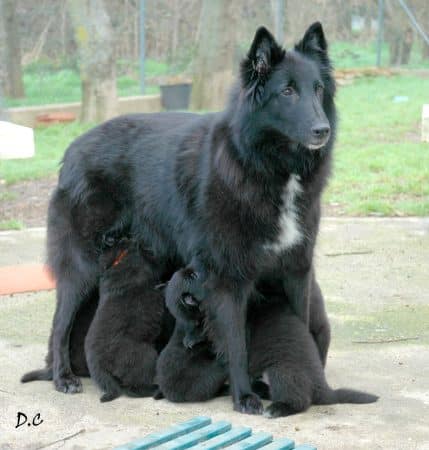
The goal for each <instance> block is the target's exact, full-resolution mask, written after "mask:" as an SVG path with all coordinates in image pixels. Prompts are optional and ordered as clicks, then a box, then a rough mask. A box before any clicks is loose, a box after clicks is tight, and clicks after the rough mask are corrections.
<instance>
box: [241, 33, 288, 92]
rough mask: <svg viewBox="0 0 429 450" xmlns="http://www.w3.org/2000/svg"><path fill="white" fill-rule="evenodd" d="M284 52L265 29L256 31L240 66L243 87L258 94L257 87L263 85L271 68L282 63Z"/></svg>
mask: <svg viewBox="0 0 429 450" xmlns="http://www.w3.org/2000/svg"><path fill="white" fill-rule="evenodd" d="M284 54H285V52H284V50H283V49H282V48H281V47H280V45H278V44H277V42H276V40H275V39H274V37H273V35H272V34H271V33H270V32H269V31H268V30H267V29H266V28H265V27H260V28H258V29H257V31H256V34H255V37H254V38H253V42H252V45H251V46H250V49H249V51H248V53H247V56H246V58H245V59H244V60H243V62H242V64H241V80H242V83H243V86H244V87H247V88H251V90H252V92H255V93H256V92H259V94H260V89H256V87H257V86H261V85H263V84H264V83H265V81H266V79H267V78H268V76H269V74H270V72H271V70H272V69H273V67H274V66H275V65H276V64H278V63H279V62H280V61H282V59H283V57H284Z"/></svg>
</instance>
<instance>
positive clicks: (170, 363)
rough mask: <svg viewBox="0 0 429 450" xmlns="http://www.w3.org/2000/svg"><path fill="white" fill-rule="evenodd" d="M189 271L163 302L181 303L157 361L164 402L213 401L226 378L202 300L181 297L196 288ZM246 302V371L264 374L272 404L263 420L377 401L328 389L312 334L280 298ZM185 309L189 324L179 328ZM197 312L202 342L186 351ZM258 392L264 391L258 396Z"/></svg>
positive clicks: (254, 296)
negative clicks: (178, 316)
mask: <svg viewBox="0 0 429 450" xmlns="http://www.w3.org/2000/svg"><path fill="white" fill-rule="evenodd" d="M190 272H191V269H189V268H187V269H186V270H181V271H178V272H176V274H175V275H174V276H173V278H172V282H171V283H169V285H168V287H167V290H166V303H167V305H170V310H173V311H174V307H172V305H174V303H176V304H177V305H180V307H179V310H180V314H181V319H180V320H179V321H178V322H177V323H176V328H175V330H174V333H173V336H172V338H171V339H170V342H169V343H168V345H167V346H166V348H165V349H164V350H163V351H162V352H161V354H160V356H159V358H158V362H157V382H158V384H159V388H160V390H161V392H162V393H163V395H164V396H165V397H166V398H167V399H169V400H171V401H175V402H185V401H204V400H208V399H210V398H213V397H215V396H216V395H217V394H218V393H219V392H221V391H222V389H223V386H224V383H225V381H226V379H227V376H228V371H227V366H226V365H225V364H224V362H223V360H222V358H218V357H217V356H216V354H215V349H214V348H213V346H212V344H211V329H210V318H207V317H204V316H205V314H206V313H205V311H204V304H205V301H204V300H203V301H201V300H202V299H201V298H195V297H194V302H192V304H191V302H189V301H188V302H187V303H185V302H184V298H186V297H189V296H191V295H193V294H191V291H193V287H194V286H195V290H196V291H198V290H199V289H198V288H197V287H196V285H197V284H198V278H197V277H195V276H194V277H191V276H190V275H189V274H190ZM193 285H194V286H193ZM250 302H251V303H250V305H249V312H248V315H247V323H248V325H247V343H248V348H249V373H250V375H251V377H252V378H253V380H254V381H255V380H259V379H260V378H261V377H262V376H263V375H265V376H266V377H267V378H268V384H269V398H270V399H271V400H272V404H271V405H270V406H269V407H268V408H267V409H266V411H265V415H266V416H268V417H272V418H274V417H282V416H287V415H290V414H295V413H298V412H302V411H305V410H306V409H307V408H309V407H310V406H311V405H312V404H316V405H321V404H324V405H327V404H334V403H372V402H375V401H376V400H377V398H378V397H376V396H375V395H372V394H367V393H364V392H360V391H354V390H351V389H336V390H333V389H331V388H330V386H329V385H328V383H327V381H326V378H325V374H324V368H323V364H322V360H321V356H320V353H319V351H318V349H317V346H316V344H315V342H314V339H313V336H312V334H311V333H310V332H309V331H308V329H307V328H306V326H305V325H304V324H303V323H302V322H301V321H300V320H299V319H298V317H296V315H294V314H293V312H292V311H291V310H290V308H289V307H288V306H287V304H285V302H284V300H283V299H282V298H278V297H277V298H275V297H274V298H269V299H266V298H265V297H263V296H261V295H260V294H259V293H257V292H254V293H253V294H252V296H251V299H250ZM186 304H187V305H188V306H185V305H186ZM187 308H188V310H189V316H190V321H189V322H188V325H187V326H184V325H183V324H184V323H185V322H186V309H187ZM198 311H201V312H200V315H201V316H203V317H201V318H200V321H201V320H202V319H204V332H205V333H206V335H207V339H206V340H205V341H204V342H201V341H200V340H199V341H198V342H196V343H195V344H194V345H193V346H192V347H191V348H189V346H188V348H186V347H185V346H184V344H183V343H184V342H186V338H187V333H189V326H191V325H192V324H195V318H196V317H197V316H198ZM200 331H201V330H200ZM199 334H200V333H198V335H199ZM188 338H189V335H188ZM256 386H258V393H259V394H261V396H262V397H263V396H264V395H265V394H266V389H265V387H264V385H263V384H262V383H261V382H258V381H256V383H255V382H254V383H253V389H254V390H255V391H256ZM261 388H262V391H263V392H259V390H260V389H261ZM262 394H264V395H262Z"/></svg>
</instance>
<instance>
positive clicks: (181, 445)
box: [157, 421, 231, 450]
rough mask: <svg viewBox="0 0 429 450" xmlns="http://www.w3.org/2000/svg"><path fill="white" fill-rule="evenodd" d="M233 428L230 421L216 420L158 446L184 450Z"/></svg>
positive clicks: (169, 449) (162, 448) (165, 449)
mask: <svg viewBox="0 0 429 450" xmlns="http://www.w3.org/2000/svg"><path fill="white" fill-rule="evenodd" d="M230 429H231V424H230V423H229V422H225V421H222V422H216V423H213V424H212V425H209V426H208V427H204V428H200V429H199V430H197V431H194V432H193V433H189V434H186V435H185V436H181V437H178V438H176V439H173V440H172V441H169V442H167V443H165V444H164V445H161V446H159V447H157V448H159V449H160V450H167V449H168V450H182V449H185V448H189V447H192V446H193V445H196V444H198V443H199V442H204V441H208V440H209V439H212V438H214V437H216V436H219V435H220V434H222V433H225V432H227V431H229V430H230Z"/></svg>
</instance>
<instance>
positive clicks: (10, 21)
mask: <svg viewBox="0 0 429 450" xmlns="http://www.w3.org/2000/svg"><path fill="white" fill-rule="evenodd" d="M1 18H2V19H3V24H2V25H3V28H4V38H5V44H6V45H5V47H6V49H5V55H4V59H5V72H6V76H5V86H4V89H5V94H6V95H7V96H8V97H12V98H20V97H24V95H25V94H24V83H23V82H22V67H21V45H20V36H19V27H18V20H17V17H16V2H15V0H0V19H1Z"/></svg>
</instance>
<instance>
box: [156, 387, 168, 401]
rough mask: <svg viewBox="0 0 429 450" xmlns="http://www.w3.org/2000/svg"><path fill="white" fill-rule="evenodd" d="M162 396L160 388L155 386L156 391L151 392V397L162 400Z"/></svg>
mask: <svg viewBox="0 0 429 450" xmlns="http://www.w3.org/2000/svg"><path fill="white" fill-rule="evenodd" d="M163 398H165V397H164V394H163V393H162V391H161V389H160V388H157V389H156V391H155V392H154V393H153V399H154V400H162V399H163Z"/></svg>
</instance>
